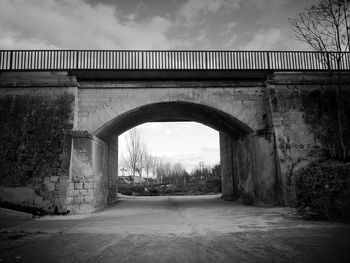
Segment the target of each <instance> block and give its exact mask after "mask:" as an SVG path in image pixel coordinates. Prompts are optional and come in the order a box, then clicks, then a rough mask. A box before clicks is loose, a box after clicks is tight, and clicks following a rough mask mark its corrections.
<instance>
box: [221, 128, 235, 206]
mask: <svg viewBox="0 0 350 263" xmlns="http://www.w3.org/2000/svg"><path fill="white" fill-rule="evenodd" d="M220 159H221V182H222V198H223V199H225V200H234V199H236V196H235V191H234V174H233V159H232V139H231V138H230V137H229V136H228V135H227V134H225V133H223V132H220Z"/></svg>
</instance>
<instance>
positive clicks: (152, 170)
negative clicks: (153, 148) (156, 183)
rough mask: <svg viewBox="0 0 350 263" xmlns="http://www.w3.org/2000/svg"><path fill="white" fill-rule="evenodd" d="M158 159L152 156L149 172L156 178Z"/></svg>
mask: <svg viewBox="0 0 350 263" xmlns="http://www.w3.org/2000/svg"><path fill="white" fill-rule="evenodd" d="M158 163H159V159H158V157H157V156H152V165H151V172H152V175H153V177H154V178H156V179H157V180H158V174H157V168H158Z"/></svg>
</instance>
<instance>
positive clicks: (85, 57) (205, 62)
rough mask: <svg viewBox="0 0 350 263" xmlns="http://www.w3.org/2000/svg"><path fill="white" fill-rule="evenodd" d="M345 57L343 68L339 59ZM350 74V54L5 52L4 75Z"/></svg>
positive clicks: (0, 59) (0, 55) (1, 59)
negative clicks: (69, 72)
mask: <svg viewBox="0 0 350 263" xmlns="http://www.w3.org/2000/svg"><path fill="white" fill-rule="evenodd" d="M338 55H339V57H341V60H340V63H339V67H338V64H337V61H336V59H335V57H337V56H338ZM337 69H340V70H349V69H350V53H349V52H343V53H336V52H312V51H197V50H196V51H193V50H182V51H180V50H1V51H0V70H1V71H36V70H40V71H59V70H260V71H261V70H269V71H270V70H272V71H305V70H306V71H325V70H337Z"/></svg>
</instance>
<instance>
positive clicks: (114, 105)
mask: <svg viewBox="0 0 350 263" xmlns="http://www.w3.org/2000/svg"><path fill="white" fill-rule="evenodd" d="M264 98H265V89H264V82H262V81H248V80H247V81H113V82H111V81H105V82H81V83H80V89H79V107H78V108H79V110H78V129H79V130H87V131H89V132H92V133H94V132H96V131H97V130H99V129H101V128H102V127H103V126H107V125H108V124H109V122H110V121H112V120H113V119H115V118H116V117H118V116H120V115H122V114H124V113H127V112H130V111H133V110H135V109H137V108H140V107H142V106H145V105H151V104H156V103H162V102H189V103H194V104H198V105H204V106H208V107H212V108H215V109H217V110H219V111H222V112H224V113H227V114H228V115H230V116H233V117H234V118H236V119H237V120H239V121H241V122H242V123H244V124H246V125H247V126H248V127H250V128H251V129H252V130H258V129H263V128H265V126H266V123H265V120H264V116H265V115H266V105H265V100H264ZM189 115H190V113H189Z"/></svg>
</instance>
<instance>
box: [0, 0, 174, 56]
mask: <svg viewBox="0 0 350 263" xmlns="http://www.w3.org/2000/svg"><path fill="white" fill-rule="evenodd" d="M171 26H172V22H171V21H170V20H169V19H167V18H164V17H161V16H154V17H150V18H147V19H144V20H143V21H137V22H136V20H135V16H130V15H129V16H127V15H125V16H124V15H123V14H122V13H121V12H120V11H119V10H117V9H116V7H115V6H111V5H107V4H100V3H98V4H96V5H93V6H92V5H89V4H87V3H86V2H84V1H82V0H74V1H70V0H60V1H57V0H45V1H43V0H1V1H0V32H2V33H1V34H0V48H3V49H4V48H5V49H6V48H11V49H22V48H32V47H33V46H36V48H75V49H170V48H173V47H174V46H175V45H176V41H173V40H170V39H169V38H168V37H167V35H166V33H167V32H168V30H169V28H170V27H171Z"/></svg>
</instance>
